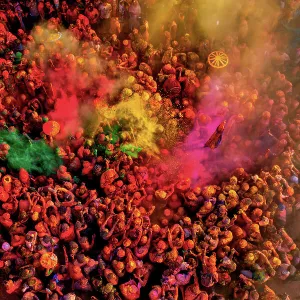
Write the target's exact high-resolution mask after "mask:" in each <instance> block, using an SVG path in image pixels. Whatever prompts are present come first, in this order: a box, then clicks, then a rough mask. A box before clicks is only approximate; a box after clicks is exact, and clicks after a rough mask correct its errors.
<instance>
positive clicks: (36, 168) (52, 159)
mask: <svg viewBox="0 0 300 300" xmlns="http://www.w3.org/2000/svg"><path fill="white" fill-rule="evenodd" d="M0 143H6V144H8V145H9V146H10V149H9V152H8V155H7V157H6V159H7V163H8V167H9V168H12V169H14V170H19V169H21V168H23V169H25V170H27V171H28V172H29V173H37V174H43V175H50V174H52V173H54V172H55V171H56V169H57V168H58V166H59V165H60V164H61V163H62V161H61V159H60V158H59V157H58V155H57V154H56V153H55V150H54V149H52V148H50V147H49V146H48V145H47V144H46V143H45V142H44V141H43V140H37V141H34V140H33V141H32V140H29V139H28V138H27V137H25V136H24V135H22V134H20V133H18V132H17V131H7V130H1V131H0Z"/></svg>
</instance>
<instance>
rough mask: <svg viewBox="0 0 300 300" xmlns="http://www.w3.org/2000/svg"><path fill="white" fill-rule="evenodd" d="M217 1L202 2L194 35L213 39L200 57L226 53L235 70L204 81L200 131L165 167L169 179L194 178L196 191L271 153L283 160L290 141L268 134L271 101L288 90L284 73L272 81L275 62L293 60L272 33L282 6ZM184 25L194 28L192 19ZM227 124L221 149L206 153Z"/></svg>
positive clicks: (199, 99)
mask: <svg viewBox="0 0 300 300" xmlns="http://www.w3.org/2000/svg"><path fill="white" fill-rule="evenodd" d="M213 3H214V4H213V5H212V2H211V1H200V0H199V11H198V18H197V19H196V20H195V23H194V24H193V25H194V26H195V28H196V29H195V30H193V32H197V30H198V32H199V34H200V36H202V37H203V38H205V37H209V38H211V37H213V38H212V39H211V40H204V41H203V42H201V43H200V45H199V49H198V50H199V54H200V59H201V53H204V56H207V55H208V54H209V53H210V52H212V51H223V52H225V53H226V54H227V55H228V57H229V64H228V66H227V67H226V68H224V69H221V70H216V69H213V68H210V69H209V72H208V74H209V77H208V76H207V77H206V78H204V79H203V80H202V82H201V84H202V85H201V86H200V89H199V91H198V92H197V94H196V101H197V102H198V109H197V114H196V122H195V126H194V129H193V130H192V131H191V132H190V134H189V135H188V137H187V138H186V140H185V142H184V143H183V144H181V145H178V146H177V147H175V148H174V149H173V155H172V157H171V158H169V159H168V160H167V161H164V164H166V165H167V166H168V169H169V172H170V178H171V177H172V176H173V177H177V174H180V177H182V178H185V177H191V178H192V179H193V183H194V184H195V185H205V184H208V183H213V182H216V183H217V182H219V181H220V180H222V179H224V178H227V177H228V174H230V172H231V171H232V170H233V169H234V168H237V167H239V168H244V169H246V170H247V171H251V170H252V171H254V170H256V169H257V168H259V167H261V166H263V164H264V163H267V161H268V156H267V152H268V151H269V152H270V153H272V154H273V155H277V153H279V152H280V145H282V144H284V143H285V140H284V137H282V136H280V135H277V134H276V132H275V131H274V132H268V125H269V124H270V122H272V120H270V119H268V114H269V113H270V112H272V115H275V116H276V113H277V111H276V109H277V108H276V105H273V103H274V101H273V100H272V99H270V98H269V97H268V95H271V97H272V96H273V95H274V97H275V96H276V90H281V89H282V90H284V91H285V92H286V94H288V93H289V92H290V90H289V89H284V88H285V85H284V84H285V83H282V82H281V81H280V78H281V79H282V78H283V77H284V76H282V74H281V73H280V72H277V73H276V77H270V76H268V74H272V73H275V72H272V71H273V68H274V67H275V68H277V70H278V65H276V62H277V61H276V60H279V61H284V60H285V59H288V55H287V54H286V53H284V50H283V49H281V47H278V45H280V40H281V35H280V33H277V32H276V31H275V30H274V29H275V27H276V25H277V23H278V21H279V20H278V16H279V9H280V8H279V6H278V5H277V4H274V1H223V0H219V1H214V2H213ZM181 5H184V3H183V2H182V4H181ZM187 7H188V1H187ZM186 22H187V26H189V22H192V21H190V20H186ZM191 38H192V39H193V38H194V37H191ZM233 41H238V45H239V46H233ZM274 45H276V46H277V49H275V47H274ZM282 64H283V62H282ZM224 120H226V121H227V126H226V128H225V131H224V134H223V138H222V142H221V144H220V146H219V147H218V148H217V149H210V148H204V144H205V142H206V141H207V140H208V139H209V137H210V136H211V135H212V134H213V133H214V132H215V130H216V128H217V126H218V125H219V124H220V123H221V122H222V121H224ZM278 126H283V124H279V125H278ZM273 128H274V127H273ZM275 128H276V126H275Z"/></svg>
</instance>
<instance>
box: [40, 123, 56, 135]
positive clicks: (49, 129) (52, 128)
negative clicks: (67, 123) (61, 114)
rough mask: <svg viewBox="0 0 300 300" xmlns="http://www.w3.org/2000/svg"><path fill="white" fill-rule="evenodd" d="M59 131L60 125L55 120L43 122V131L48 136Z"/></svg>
mask: <svg viewBox="0 0 300 300" xmlns="http://www.w3.org/2000/svg"><path fill="white" fill-rule="evenodd" d="M59 131H60V125H59V123H58V122H56V121H48V122H46V123H44V124H43V132H44V133H45V134H46V135H49V136H56V135H57V134H58V133H59Z"/></svg>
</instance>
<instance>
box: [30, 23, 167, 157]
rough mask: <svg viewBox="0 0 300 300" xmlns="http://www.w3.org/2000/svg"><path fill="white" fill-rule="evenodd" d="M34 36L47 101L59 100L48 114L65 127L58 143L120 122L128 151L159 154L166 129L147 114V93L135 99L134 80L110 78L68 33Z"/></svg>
mask: <svg viewBox="0 0 300 300" xmlns="http://www.w3.org/2000/svg"><path fill="white" fill-rule="evenodd" d="M33 36H34V39H35V40H36V43H35V44H32V45H30V46H29V50H30V51H29V52H28V54H27V55H31V54H30V53H33V54H32V55H33V56H34V57H33V58H34V59H35V61H36V62H37V64H38V65H39V67H40V68H41V69H42V70H43V72H44V75H45V77H46V78H45V79H46V81H47V82H48V83H49V84H48V86H49V88H48V89H47V91H46V92H47V93H48V94H47V95H48V96H49V97H50V98H53V99H55V100H56V101H55V106H54V108H53V110H52V111H51V112H50V113H49V114H48V115H49V116H50V119H52V120H55V121H57V122H59V123H60V126H61V132H60V134H58V135H57V136H56V137H55V140H56V142H59V141H62V140H65V139H66V138H67V137H68V136H70V135H74V134H75V133H76V131H77V130H78V128H79V127H83V128H84V129H85V133H86V135H87V136H88V137H90V138H94V136H95V135H96V134H97V132H98V131H99V128H100V127H101V126H102V127H105V126H107V125H108V126H113V125H114V124H116V122H117V123H118V124H119V125H121V126H122V132H121V136H122V137H123V138H122V139H121V141H122V143H123V144H124V145H126V144H130V145H132V146H133V147H137V149H140V148H143V149H144V150H145V151H150V152H152V153H157V152H158V147H157V146H156V133H157V132H158V131H159V130H161V126H159V124H158V123H157V122H158V120H157V119H155V118H154V117H151V116H150V115H149V113H148V112H147V109H146V102H145V100H144V99H145V93H144V94H143V93H140V94H139V93H133V92H132V90H131V89H130V87H131V86H132V85H133V83H134V77H132V76H131V78H133V82H130V80H128V76H127V75H126V76H124V77H120V78H119V79H117V80H111V79H109V78H107V77H106V76H105V70H106V68H107V67H108V62H107V61H105V60H103V59H101V58H100V57H99V55H98V53H97V52H95V51H94V50H91V48H90V47H89V46H88V45H87V44H85V43H83V44H82V45H81V44H80V43H79V42H78V40H76V38H75V37H74V36H73V35H72V34H71V33H70V32H68V31H63V32H61V33H53V31H51V32H50V31H49V29H48V28H46V27H43V26H37V27H36V28H35V31H34V33H33ZM128 91H129V93H128ZM126 93H127V94H126ZM120 94H121V97H120V98H119V97H118V95H120ZM146 96H147V94H146ZM148 99H149V96H148ZM120 100H121V102H120ZM125 148H126V146H125ZM125 148H124V149H125ZM126 151H127V150H126Z"/></svg>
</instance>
